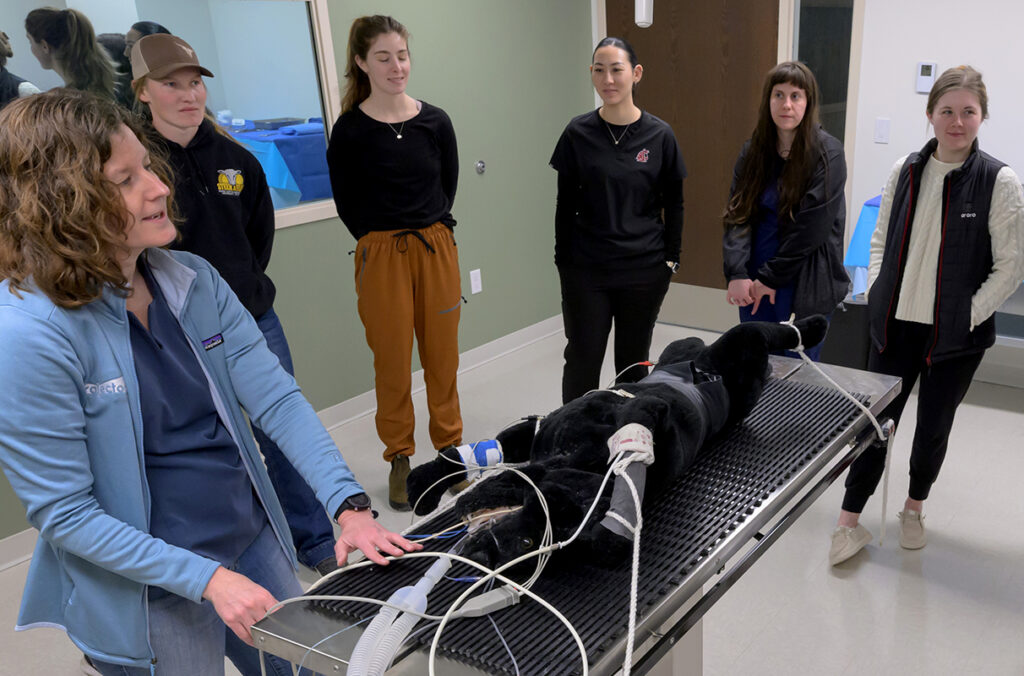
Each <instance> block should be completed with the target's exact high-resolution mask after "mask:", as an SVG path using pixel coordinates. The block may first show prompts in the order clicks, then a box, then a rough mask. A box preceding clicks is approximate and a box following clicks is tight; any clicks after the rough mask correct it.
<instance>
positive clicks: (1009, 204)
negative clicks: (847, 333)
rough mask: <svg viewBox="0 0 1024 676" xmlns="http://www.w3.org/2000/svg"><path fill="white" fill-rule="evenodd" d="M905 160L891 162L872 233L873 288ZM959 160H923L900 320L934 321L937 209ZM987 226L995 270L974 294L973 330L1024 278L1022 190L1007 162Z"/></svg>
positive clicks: (870, 274) (939, 222)
mask: <svg viewBox="0 0 1024 676" xmlns="http://www.w3.org/2000/svg"><path fill="white" fill-rule="evenodd" d="M906 159H907V158H906V157H905V156H904V157H902V158H900V159H899V161H897V162H896V164H895V165H893V168H892V172H891V173H890V174H889V180H888V182H887V183H886V185H885V190H884V191H883V192H882V204H881V206H880V207H879V209H878V224H877V225H876V226H875V232H874V235H872V237H871V261H870V264H869V267H868V289H869V293H870V289H871V285H872V284H874V282H875V279H876V278H877V277H878V272H879V270H880V269H881V267H882V254H883V253H884V252H885V238H886V233H887V232H888V229H889V214H890V212H891V210H892V199H893V193H894V192H895V190H896V183H897V180H898V179H899V175H900V170H901V169H902V168H903V164H904V162H905V161H906ZM961 164H963V163H962V162H958V163H953V164H950V163H948V162H940V161H939V160H937V159H935V156H934V155H932V156H931V157H930V158H928V162H927V163H926V164H925V168H924V172H923V173H922V176H921V188H920V191H919V192H918V198H917V207H916V209H915V211H914V222H913V224H912V228H911V233H910V245H909V247H908V248H907V263H906V268H905V270H904V274H903V283H902V285H901V286H900V300H899V304H898V306H897V308H896V319H902V320H904V321H910V322H919V323H921V324H931V323H932V321H933V320H934V311H935V284H936V275H937V273H938V265H939V246H940V244H941V241H942V214H941V213H939V212H940V210H941V208H942V181H943V179H944V178H945V176H946V174H948V173H949V172H950V171H952V170H954V169H956V168H957V167H959V166H960V165H961ZM988 231H989V236H990V238H991V240H992V271H991V272H990V273H989V276H988V278H987V279H986V280H985V281H984V282H983V283H982V285H981V286H980V287H979V288H978V290H977V292H975V294H974V297H973V298H972V299H971V330H973V329H974V327H975V326H977V325H978V324H980V323H981V322H983V321H985V320H986V319H988V318H989V317H990V316H991V315H992V313H994V312H995V311H996V310H997V309H999V306H1000V305H1002V304H1003V302H1004V301H1005V300H1006V299H1007V298H1009V297H1010V294H1012V293H1013V292H1014V291H1015V290H1016V289H1017V286H1018V285H1019V284H1020V283H1021V280H1022V279H1024V189H1022V188H1021V184H1020V181H1019V180H1018V178H1017V174H1015V173H1014V172H1013V169H1011V168H1010V167H1003V168H1002V169H1000V170H999V173H998V174H997V175H996V184H995V187H994V188H993V190H992V205H991V207H990V209H989V219H988Z"/></svg>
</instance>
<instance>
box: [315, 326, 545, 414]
mask: <svg viewBox="0 0 1024 676" xmlns="http://www.w3.org/2000/svg"><path fill="white" fill-rule="evenodd" d="M561 332H562V316H561V315H555V316H554V317H549V318H548V319H545V320H543V321H540V322H537V323H536V324H531V325H530V326H527V327H525V328H522V329H519V330H518V331H514V332H512V333H510V334H508V335H506V336H502V337H501V338H497V339H495V340H492V341H491V342H489V343H485V344H483V345H481V346H479V347H474V348H473V349H471V350H466V351H465V352H463V353H462V354H460V355H459V374H463V373H466V372H468V371H472V370H473V369H475V368H479V367H481V366H483V365H484V364H487V363H488V362H491V361H494V360H495V359H499V358H500V357H503V356H505V355H507V354H510V353H512V352H515V351H516V350H520V349H522V348H524V347H526V346H527V345H530V344H532V343H535V342H537V341H538V340H543V339H544V338H548V337H549V336H553V335H555V334H558V333H561ZM424 387H425V386H424V384H423V370H422V369H420V370H419V371H415V372H414V373H413V374H412V391H413V393H414V394H415V393H417V392H422V391H423V389H424ZM376 410H377V399H376V396H375V395H374V392H373V390H370V391H368V392H363V393H362V394H358V395H356V396H354V397H352V398H351V399H346V400H345V401H343V402H341V403H339V404H335V405H334V406H329V407H328V408H325V409H323V410H321V411H320V412H319V415H320V422H322V423H323V424H324V427H326V428H327V431H328V432H331V431H333V430H335V429H337V428H338V427H341V426H342V425H344V424H346V423H349V422H351V421H353V420H356V419H358V418H362V417H364V416H368V415H372V414H373V413H374V412H375V411H376Z"/></svg>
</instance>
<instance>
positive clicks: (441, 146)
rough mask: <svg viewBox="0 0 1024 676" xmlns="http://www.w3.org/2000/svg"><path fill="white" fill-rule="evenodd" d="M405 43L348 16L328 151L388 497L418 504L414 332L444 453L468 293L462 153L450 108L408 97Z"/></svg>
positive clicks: (453, 441) (454, 422)
mask: <svg viewBox="0 0 1024 676" xmlns="http://www.w3.org/2000/svg"><path fill="white" fill-rule="evenodd" d="M408 39H409V35H408V32H407V31H406V29H405V27H404V26H402V24H400V23H399V22H397V21H395V20H394V19H393V18H391V17H388V16H380V15H377V16H367V17H361V18H359V19H356V20H355V22H354V23H353V24H352V30H351V33H350V36H349V45H348V64H347V69H346V75H345V76H346V78H348V85H347V88H346V91H345V96H344V99H343V100H342V106H341V108H342V111H343V112H342V115H341V117H339V118H338V121H337V122H336V123H335V124H334V128H333V130H332V131H331V141H330V145H329V146H328V148H327V166H328V168H329V169H330V172H331V188H332V190H333V191H334V202H335V204H336V205H337V207H338V215H339V216H340V217H341V220H342V221H344V222H345V226H346V227H348V229H349V231H350V232H351V233H352V236H353V237H355V238H356V240H357V242H356V251H355V255H356V260H355V264H356V269H355V284H356V293H357V294H358V297H359V303H358V306H359V318H360V319H362V321H363V326H364V327H365V329H366V342H367V344H368V345H369V346H370V349H371V350H372V351H373V366H374V371H375V375H376V388H375V389H376V394H377V416H376V423H377V435H378V436H379V437H380V440H381V441H382V442H383V443H384V446H385V448H384V460H385V461H387V462H389V463H391V474H390V477H389V480H388V494H389V503H390V505H391V506H392V508H394V509H397V510H403V511H404V510H408V509H410V505H409V503H408V498H407V494H406V490H405V479H406V477H407V476H408V474H409V457H410V456H411V455H412V454H413V453H414V452H415V448H416V442H415V439H414V431H415V419H414V416H413V405H412V379H411V371H412V342H413V335H415V336H416V342H417V345H418V347H419V356H420V363H421V364H422V365H423V379H424V382H425V384H426V387H427V409H428V410H429V412H430V427H429V429H430V439H431V442H433V445H434V447H435V448H437V449H439V450H440V449H444V448H447V447H448V446H457V445H458V444H460V443H462V414H461V411H460V407H459V393H458V389H457V386H456V380H457V372H458V367H459V312H460V305H461V303H462V294H461V281H460V278H459V255H458V250H457V249H456V247H455V238H454V236H453V235H452V228H454V227H455V219H454V218H453V217H452V213H451V208H452V203H453V202H454V201H455V189H456V185H457V183H458V176H459V154H458V148H457V146H456V143H455V130H454V129H453V128H452V123H451V120H450V119H448V115H447V114H445V112H444V111H443V110H441V109H440V108H438V107H436V106H432V105H430V104H429V103H426V102H424V101H418V100H416V99H414V98H412V97H411V96H409V95H408V94H406V93H405V86H406V83H407V81H408V77H409V71H410V68H411V57H410V53H409V45H408Z"/></svg>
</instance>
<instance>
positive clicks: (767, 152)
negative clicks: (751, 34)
mask: <svg viewBox="0 0 1024 676" xmlns="http://www.w3.org/2000/svg"><path fill="white" fill-rule="evenodd" d="M778 84H789V85H792V86H794V87H799V88H800V89H802V90H804V94H805V95H806V98H807V107H806V108H805V109H804V118H803V120H801V121H800V125H799V126H798V127H797V128H796V136H795V137H794V139H793V145H792V146H791V147H790V149H789V157H788V159H787V161H786V165H785V167H784V168H783V169H782V175H781V176H780V177H779V210H778V213H779V215H780V216H781V217H784V218H792V217H793V213H794V212H795V211H796V208H797V207H798V206H799V205H800V200H801V198H802V197H803V195H804V192H806V190H807V184H808V182H810V180H811V177H812V176H813V174H814V169H815V168H816V167H817V165H818V157H819V155H820V154H821V143H820V142H819V140H818V98H819V95H818V81H817V80H815V79H814V73H812V72H811V69H810V68H808V67H807V66H806V65H804V64H802V63H800V62H799V61H785V62H783V63H780V64H779V65H777V66H775V67H774V68H772V69H771V70H770V71H768V75H767V76H766V77H765V79H764V88H763V90H762V92H761V109H760V111H759V112H758V116H757V126H756V127H754V133H753V134H752V135H751V137H750V147H749V148H748V149H747V155H746V158H744V161H743V166H742V167H740V173H739V176H738V178H737V181H736V191H735V192H734V193H733V196H732V198H731V199H730V200H729V204H728V205H727V206H726V208H725V214H724V215H723V220H724V222H725V227H726V228H731V227H735V226H738V225H746V224H748V222H749V220H750V218H751V216H752V215H753V214H754V213H755V212H756V210H757V203H758V200H760V199H761V193H763V192H764V189H765V184H766V183H767V181H768V173H769V169H770V167H771V166H772V163H773V162H774V161H775V157H776V156H777V155H778V152H779V151H778V140H779V132H778V129H777V127H776V126H775V122H774V121H773V120H772V112H771V96H772V89H774V88H775V85H778Z"/></svg>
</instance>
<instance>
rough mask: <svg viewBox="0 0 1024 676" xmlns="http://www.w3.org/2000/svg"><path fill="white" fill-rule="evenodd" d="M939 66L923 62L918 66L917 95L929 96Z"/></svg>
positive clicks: (931, 62)
mask: <svg viewBox="0 0 1024 676" xmlns="http://www.w3.org/2000/svg"><path fill="white" fill-rule="evenodd" d="M938 68H939V64H937V63H935V62H933V61H921V62H919V63H918V64H917V93H918V94H927V93H928V92H930V91H931V90H932V85H933V84H935V71H936V70H938Z"/></svg>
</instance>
